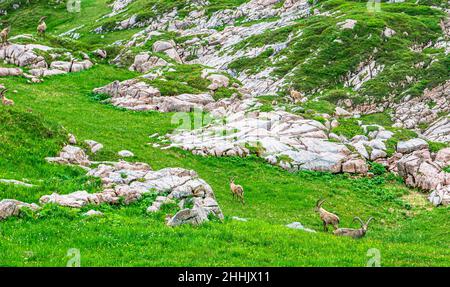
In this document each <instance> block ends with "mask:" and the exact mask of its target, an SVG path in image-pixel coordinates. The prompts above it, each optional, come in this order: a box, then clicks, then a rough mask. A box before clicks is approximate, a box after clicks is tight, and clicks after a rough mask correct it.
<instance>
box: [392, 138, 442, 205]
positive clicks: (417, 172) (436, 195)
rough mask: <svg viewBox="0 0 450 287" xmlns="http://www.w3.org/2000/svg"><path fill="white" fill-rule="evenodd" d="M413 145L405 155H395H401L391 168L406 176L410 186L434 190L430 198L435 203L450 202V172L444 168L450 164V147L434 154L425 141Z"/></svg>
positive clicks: (398, 155)
mask: <svg viewBox="0 0 450 287" xmlns="http://www.w3.org/2000/svg"><path fill="white" fill-rule="evenodd" d="M411 147H412V146H411V145H410V148H409V149H407V150H406V152H405V153H404V154H403V155H400V154H397V155H394V157H393V158H394V159H395V158H399V157H400V156H401V157H400V159H399V160H398V161H397V163H396V165H394V166H393V167H392V168H391V170H392V171H397V172H398V174H399V175H401V176H402V177H403V178H405V182H406V184H407V185H408V186H411V187H417V188H420V189H422V190H425V191H432V193H431V194H430V196H429V200H430V201H431V202H432V203H433V204H434V205H436V206H437V205H440V204H444V205H448V204H450V173H449V172H446V171H445V170H444V168H446V167H448V166H450V148H445V149H442V150H440V151H439V152H437V153H435V154H433V153H431V152H430V151H429V149H428V145H426V144H423V143H422V144H421V145H419V144H416V145H414V148H411ZM397 150H398V151H400V149H399V148H398V149H397Z"/></svg>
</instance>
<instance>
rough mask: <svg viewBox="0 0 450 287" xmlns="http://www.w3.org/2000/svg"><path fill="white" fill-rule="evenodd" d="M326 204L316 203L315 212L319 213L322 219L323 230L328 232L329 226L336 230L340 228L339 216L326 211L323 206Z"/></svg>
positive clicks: (320, 201)
mask: <svg viewBox="0 0 450 287" xmlns="http://www.w3.org/2000/svg"><path fill="white" fill-rule="evenodd" d="M324 202H325V200H324V199H323V200H318V201H317V203H316V207H315V209H314V210H315V211H316V212H318V213H319V215H320V219H322V222H323V229H324V230H325V232H327V231H328V225H332V226H333V228H334V229H335V230H336V229H338V228H339V226H338V225H339V216H337V215H336V214H334V213H331V212H329V211H327V210H325V209H324V208H323V207H322V204H323V203H324Z"/></svg>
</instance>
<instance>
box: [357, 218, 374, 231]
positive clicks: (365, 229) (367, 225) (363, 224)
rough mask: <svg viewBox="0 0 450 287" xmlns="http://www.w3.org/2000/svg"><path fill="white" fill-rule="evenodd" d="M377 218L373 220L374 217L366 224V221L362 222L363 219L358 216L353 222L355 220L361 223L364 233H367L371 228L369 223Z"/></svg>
mask: <svg viewBox="0 0 450 287" xmlns="http://www.w3.org/2000/svg"><path fill="white" fill-rule="evenodd" d="M374 219H375V218H373V217H372V216H371V217H370V218H369V219H368V220H367V222H366V223H364V221H362V219H361V218H359V217H358V216H356V217H355V218H353V221H355V220H357V221H359V223H361V228H362V229H363V230H364V231H367V229H368V227H369V223H370V222H371V221H372V220H374Z"/></svg>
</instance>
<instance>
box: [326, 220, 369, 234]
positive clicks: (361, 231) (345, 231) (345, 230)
mask: <svg viewBox="0 0 450 287" xmlns="http://www.w3.org/2000/svg"><path fill="white" fill-rule="evenodd" d="M373 219H374V218H373V217H370V218H369V219H368V220H367V222H366V223H364V221H362V220H361V218H359V217H355V218H354V219H353V221H355V220H358V221H359V222H360V223H361V228H360V229H353V228H338V229H336V230H335V231H334V232H333V234H334V235H337V236H349V237H352V238H361V237H364V236H365V235H366V232H367V228H368V227H369V223H370V221H372V220H373Z"/></svg>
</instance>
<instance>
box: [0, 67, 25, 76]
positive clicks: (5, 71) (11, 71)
mask: <svg viewBox="0 0 450 287" xmlns="http://www.w3.org/2000/svg"><path fill="white" fill-rule="evenodd" d="M21 75H23V71H22V69H20V68H2V67H0V77H7V76H21Z"/></svg>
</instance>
